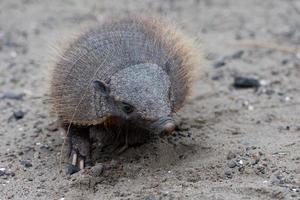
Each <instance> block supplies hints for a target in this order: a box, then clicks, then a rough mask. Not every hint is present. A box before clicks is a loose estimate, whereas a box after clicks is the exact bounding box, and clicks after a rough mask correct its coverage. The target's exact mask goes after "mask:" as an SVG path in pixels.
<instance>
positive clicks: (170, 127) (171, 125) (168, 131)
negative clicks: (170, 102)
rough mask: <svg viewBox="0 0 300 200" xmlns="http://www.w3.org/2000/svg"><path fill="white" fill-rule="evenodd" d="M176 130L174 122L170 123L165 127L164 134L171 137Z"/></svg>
mask: <svg viewBox="0 0 300 200" xmlns="http://www.w3.org/2000/svg"><path fill="white" fill-rule="evenodd" d="M174 130H175V124H174V123H172V122H168V123H166V124H165V125H164V132H165V134H167V135H170V134H171V133H172V132H173V131H174Z"/></svg>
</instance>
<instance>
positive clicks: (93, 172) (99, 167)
mask: <svg viewBox="0 0 300 200" xmlns="http://www.w3.org/2000/svg"><path fill="white" fill-rule="evenodd" d="M102 172H103V165H102V164H97V165H95V166H93V167H92V168H91V170H90V174H91V175H92V176H94V177H97V176H100V175H101V174H102Z"/></svg>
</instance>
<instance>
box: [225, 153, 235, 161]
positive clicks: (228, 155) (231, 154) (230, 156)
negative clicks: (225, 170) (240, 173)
mask: <svg viewBox="0 0 300 200" xmlns="http://www.w3.org/2000/svg"><path fill="white" fill-rule="evenodd" d="M235 157H236V154H235V153H233V152H232V151H229V152H228V154H227V160H231V159H233V158H235Z"/></svg>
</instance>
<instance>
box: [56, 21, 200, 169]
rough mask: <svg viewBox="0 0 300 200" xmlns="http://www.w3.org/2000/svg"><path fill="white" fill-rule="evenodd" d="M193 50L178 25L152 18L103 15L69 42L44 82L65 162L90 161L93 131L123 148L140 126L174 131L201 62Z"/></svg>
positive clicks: (138, 135)
mask: <svg viewBox="0 0 300 200" xmlns="http://www.w3.org/2000/svg"><path fill="white" fill-rule="evenodd" d="M195 52H196V51H195V48H194V47H193V43H192V42H190V40H188V39H186V37H185V36H184V35H183V34H182V33H181V32H180V31H179V30H178V29H176V28H175V27H174V26H172V25H169V23H165V22H162V20H161V19H157V18H152V17H136V16H135V17H124V18H119V19H114V20H109V21H106V22H104V23H103V24H101V25H96V26H93V27H91V28H90V29H89V30H87V31H85V32H84V33H82V34H81V35H80V36H79V37H77V39H75V40H74V41H72V42H71V43H70V45H69V46H68V47H67V48H66V49H65V51H64V52H63V53H62V55H61V56H60V58H59V59H58V60H57V62H56V64H55V67H54V70H53V73H52V76H51V82H50V97H51V103H52V111H53V112H54V113H56V115H57V116H58V119H59V121H60V122H61V124H62V127H63V128H64V129H65V130H66V132H67V137H68V138H69V141H70V154H69V156H70V162H72V164H73V165H75V166H77V167H78V168H80V169H83V168H84V167H85V166H86V165H88V164H90V163H91V138H92V136H91V135H95V134H101V135H103V136H104V137H102V138H105V137H106V138H110V140H111V141H112V142H113V143H116V144H122V145H124V146H126V147H127V146H128V145H133V144H136V143H139V142H140V141H143V139H145V138H146V136H145V134H143V133H144V132H151V133H155V134H156V133H157V134H161V133H166V134H170V133H172V132H173V131H174V129H175V122H174V119H173V115H174V113H176V112H177V111H178V110H179V109H180V108H181V107H182V106H183V105H184V102H185V99H186V97H187V96H188V95H189V91H190V88H191V84H192V77H193V73H194V72H195V68H196V67H199V65H200V63H199V62H198V60H199V59H198V58H197V57H198V55H197V54H196V53H195ZM122 145H121V146H122Z"/></svg>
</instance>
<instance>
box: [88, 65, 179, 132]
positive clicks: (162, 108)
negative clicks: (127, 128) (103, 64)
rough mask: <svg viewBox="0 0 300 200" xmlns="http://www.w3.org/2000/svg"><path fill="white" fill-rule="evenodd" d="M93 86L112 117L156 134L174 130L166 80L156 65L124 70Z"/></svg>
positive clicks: (166, 77)
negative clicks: (106, 104)
mask: <svg viewBox="0 0 300 200" xmlns="http://www.w3.org/2000/svg"><path fill="white" fill-rule="evenodd" d="M94 86H95V88H96V90H98V91H99V92H101V93H102V95H105V96H106V98H107V100H108V102H109V104H111V105H112V106H110V107H111V108H113V110H112V111H111V113H110V114H111V115H112V116H116V117H121V118H122V119H124V120H126V121H128V122H131V123H133V124H135V125H137V126H140V127H143V128H145V129H148V130H151V131H154V132H156V133H171V132H172V131H173V130H174V128H175V125H174V120H173V118H172V116H171V101H172V99H171V96H172V95H171V90H170V80H169V76H168V74H167V73H166V72H165V71H164V70H163V69H162V68H161V67H159V66H157V65H156V64H150V63H143V64H138V65H133V66H130V67H127V68H125V69H123V70H120V71H118V72H117V73H115V74H114V75H113V76H112V77H111V79H110V81H109V83H107V84H105V83H103V82H101V81H95V82H94Z"/></svg>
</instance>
